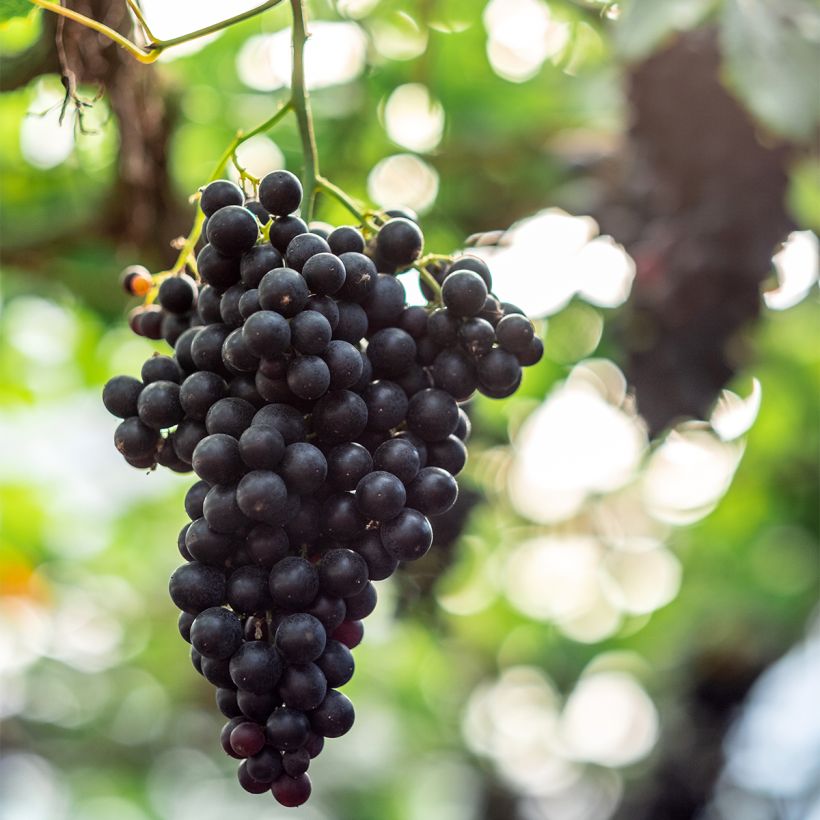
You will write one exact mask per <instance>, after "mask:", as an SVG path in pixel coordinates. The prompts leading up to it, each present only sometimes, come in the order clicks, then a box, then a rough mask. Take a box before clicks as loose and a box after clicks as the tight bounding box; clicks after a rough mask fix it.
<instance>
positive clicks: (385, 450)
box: [373, 438, 421, 484]
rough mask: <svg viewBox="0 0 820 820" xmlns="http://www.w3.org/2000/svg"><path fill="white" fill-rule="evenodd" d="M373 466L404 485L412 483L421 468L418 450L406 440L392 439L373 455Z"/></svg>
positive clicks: (381, 445)
mask: <svg viewBox="0 0 820 820" xmlns="http://www.w3.org/2000/svg"><path fill="white" fill-rule="evenodd" d="M373 466H374V467H375V468H376V469H377V470H386V471H387V472H388V473H392V474H393V475H394V476H396V477H397V478H398V479H399V481H401V482H403V483H404V484H408V483H409V482H411V481H412V480H413V479H414V478H415V477H416V474H417V473H418V471H419V469H420V468H421V459H420V458H419V453H418V450H417V449H416V448H415V447H414V446H413V444H412V443H411V442H410V441H408V440H407V439H404V438H391V439H388V440H387V441H385V442H384V443H383V444H380V445H379V446H378V447H377V448H376V452H375V453H373Z"/></svg>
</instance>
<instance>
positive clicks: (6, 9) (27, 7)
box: [0, 0, 34, 23]
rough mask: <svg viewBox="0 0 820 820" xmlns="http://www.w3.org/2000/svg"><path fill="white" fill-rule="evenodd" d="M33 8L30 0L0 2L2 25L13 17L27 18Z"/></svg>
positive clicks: (5, 0) (2, 0)
mask: <svg viewBox="0 0 820 820" xmlns="http://www.w3.org/2000/svg"><path fill="white" fill-rule="evenodd" d="M33 8H34V6H33V5H32V4H31V3H30V2H29V0H0V23H5V22H6V20H11V18H12V17H25V16H26V15H27V14H28V13H29V12H30V11H31V10H32V9H33Z"/></svg>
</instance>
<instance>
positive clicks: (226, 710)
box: [180, 612, 242, 718]
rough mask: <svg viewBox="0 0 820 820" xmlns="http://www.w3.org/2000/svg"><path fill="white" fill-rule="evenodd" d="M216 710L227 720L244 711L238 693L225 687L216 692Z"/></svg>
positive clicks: (184, 613)
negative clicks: (240, 706) (238, 701)
mask: <svg viewBox="0 0 820 820" xmlns="http://www.w3.org/2000/svg"><path fill="white" fill-rule="evenodd" d="M182 614H183V615H187V614H188V613H187V612H183V613H182ZM180 617H182V616H180ZM216 708H217V709H219V711H220V712H222V714H223V715H225V717H226V718H235V717H239V716H240V715H241V714H242V710H241V709H240V708H239V704H238V703H237V702H236V691H235V690H233V689H227V688H225V687H224V686H222V687H218V688H217V690H216Z"/></svg>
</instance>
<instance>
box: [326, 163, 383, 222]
mask: <svg viewBox="0 0 820 820" xmlns="http://www.w3.org/2000/svg"><path fill="white" fill-rule="evenodd" d="M316 187H317V189H318V190H319V191H321V192H322V193H325V194H327V195H328V196H332V197H333V198H334V199H335V200H336V201H337V202H339V203H340V204H341V205H343V206H344V207H345V208H346V209H347V210H348V211H349V212H350V214H351V215H352V216H355V217H356V219H358V220H359V223H360V224H361V225H363V226H364V227H365V228H368V229H370V230H371V231H373V232H374V233H375V232H376V231H378V226H377V225H376V223H375V222H373V220H372V219H371V218H370V215H369V213H368V212H367V211H366V210H365V209H364V208H362V206H361V203H358V202H356V200H354V199H353V197H351V196H350V195H349V194H347V193H346V192H345V191H343V190H342V189H341V188H340V187H339V186H338V185H334V184H333V183H332V182H331V181H330V180H329V179H325V178H324V177H323V176H319V177H318V178H317V179H316Z"/></svg>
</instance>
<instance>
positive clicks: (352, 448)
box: [327, 441, 373, 490]
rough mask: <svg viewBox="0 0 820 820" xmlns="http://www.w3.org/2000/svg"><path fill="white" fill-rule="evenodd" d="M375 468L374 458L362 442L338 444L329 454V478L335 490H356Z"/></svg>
mask: <svg viewBox="0 0 820 820" xmlns="http://www.w3.org/2000/svg"><path fill="white" fill-rule="evenodd" d="M372 469H373V459H372V458H371V456H370V453H369V452H368V451H367V450H366V449H365V448H364V447H362V445H361V444H356V442H353V441H349V442H345V443H344V444H337V445H336V446H335V447H334V448H333V449H332V450H331V451H330V452H329V453H328V455H327V480H328V483H329V484H330V485H331V486H332V487H333V488H334V489H335V490H355V489H356V485H357V484H358V483H359V481H361V480H362V478H364V476H366V475H367V474H368V473H369V472H370V471H371V470H372Z"/></svg>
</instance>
